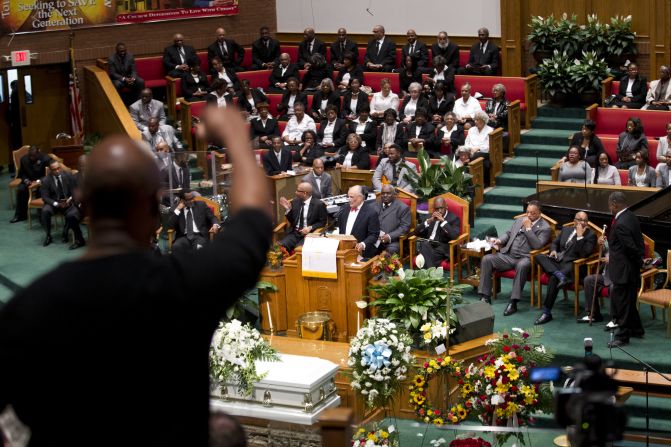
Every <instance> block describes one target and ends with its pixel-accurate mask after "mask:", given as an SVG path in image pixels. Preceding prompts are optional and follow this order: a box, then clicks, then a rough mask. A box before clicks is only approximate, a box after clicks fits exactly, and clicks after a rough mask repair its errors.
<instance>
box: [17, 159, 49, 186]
mask: <svg viewBox="0 0 671 447" xmlns="http://www.w3.org/2000/svg"><path fill="white" fill-rule="evenodd" d="M49 163H51V157H49V156H48V155H47V154H42V153H40V154H38V156H37V159H36V160H35V161H34V162H33V161H31V160H30V157H29V156H28V154H26V155H24V156H23V157H21V160H19V168H18V169H19V178H20V179H21V181H22V182H24V183H25V182H27V181H31V182H34V181H35V180H39V179H41V178H42V177H44V173H45V169H46V168H47V167H48V166H49Z"/></svg>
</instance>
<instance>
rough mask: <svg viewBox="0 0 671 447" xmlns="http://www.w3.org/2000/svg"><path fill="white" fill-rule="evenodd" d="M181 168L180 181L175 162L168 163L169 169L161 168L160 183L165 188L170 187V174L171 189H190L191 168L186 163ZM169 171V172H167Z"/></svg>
mask: <svg viewBox="0 0 671 447" xmlns="http://www.w3.org/2000/svg"><path fill="white" fill-rule="evenodd" d="M180 168H181V169H182V173H181V180H182V181H181V182H180V175H179V174H178V173H177V167H176V166H175V163H174V162H173V163H170V168H169V169H163V170H161V184H162V185H163V186H165V187H166V188H170V177H171V176H172V188H171V189H190V188H191V169H190V168H189V165H188V164H187V165H186V166H184V167H180ZM169 171H170V172H169Z"/></svg>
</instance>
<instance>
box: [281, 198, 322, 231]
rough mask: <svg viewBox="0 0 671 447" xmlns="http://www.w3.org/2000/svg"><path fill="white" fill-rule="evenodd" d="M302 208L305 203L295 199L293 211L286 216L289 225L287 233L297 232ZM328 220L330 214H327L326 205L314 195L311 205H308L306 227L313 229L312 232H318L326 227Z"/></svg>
mask: <svg viewBox="0 0 671 447" xmlns="http://www.w3.org/2000/svg"><path fill="white" fill-rule="evenodd" d="M302 206H303V201H302V200H300V199H299V198H295V199H293V200H292V201H291V209H290V210H289V212H288V213H287V214H286V216H287V221H288V223H289V225H288V226H287V233H291V232H293V231H296V226H297V225H298V224H299V221H300V219H301V208H302ZM327 219H328V213H327V212H326V205H324V203H323V202H322V201H321V200H319V199H317V198H315V197H314V195H313V196H312V198H311V199H310V204H309V205H308V215H307V220H306V222H304V226H306V227H312V230H316V229H317V228H322V227H324V226H326V220H327Z"/></svg>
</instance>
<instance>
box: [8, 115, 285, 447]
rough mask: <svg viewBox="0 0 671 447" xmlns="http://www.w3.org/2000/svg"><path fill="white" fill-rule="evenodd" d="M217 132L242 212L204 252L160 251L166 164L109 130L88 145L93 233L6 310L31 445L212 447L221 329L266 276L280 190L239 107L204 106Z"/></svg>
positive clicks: (12, 395) (14, 375) (16, 390)
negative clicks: (256, 152)
mask: <svg viewBox="0 0 671 447" xmlns="http://www.w3.org/2000/svg"><path fill="white" fill-rule="evenodd" d="M202 117H203V118H204V120H203V122H204V128H205V129H206V131H207V136H206V137H207V138H208V139H211V140H215V141H217V144H220V145H221V146H225V147H226V148H227V149H228V154H230V155H231V157H232V159H233V162H234V163H235V173H234V176H235V181H234V182H233V187H232V189H231V192H230V194H231V206H232V207H233V213H234V216H233V218H232V219H231V221H230V223H229V224H228V225H227V226H226V227H225V228H223V229H222V231H221V232H220V234H219V235H218V236H217V238H215V240H214V241H213V242H212V243H210V244H208V245H207V247H205V248H203V249H202V250H199V251H197V252H187V253H180V254H175V255H171V256H165V257H157V256H156V255H155V254H153V253H151V252H150V251H149V246H150V245H149V242H150V239H151V237H152V235H153V233H154V231H155V229H156V224H157V221H158V215H159V211H158V210H159V207H158V205H159V203H158V197H159V173H158V168H157V167H156V163H155V162H154V160H153V159H152V157H151V155H150V154H149V153H148V151H147V150H146V149H142V148H141V146H139V145H138V144H137V143H136V142H133V141H131V140H130V139H128V138H126V137H111V138H107V139H105V140H104V141H103V142H102V143H101V144H100V145H99V146H98V147H96V148H95V149H94V150H93V151H92V152H91V155H90V156H89V159H88V161H89V163H88V167H87V175H86V177H85V179H84V186H83V192H82V193H83V203H84V205H85V206H86V208H87V210H88V214H89V218H90V226H91V229H92V231H91V235H92V237H91V240H90V243H89V246H88V250H87V251H86V253H85V254H84V255H83V256H82V258H80V259H78V260H75V261H72V262H67V263H65V264H62V265H61V266H59V267H57V268H56V269H54V270H53V271H51V272H49V273H47V274H45V275H44V276H42V277H41V278H39V279H37V280H36V281H35V282H33V284H31V285H30V286H28V287H27V288H26V289H25V290H23V291H22V292H19V293H18V294H17V295H16V296H15V297H14V298H13V299H12V300H11V301H10V302H9V303H7V304H6V305H5V306H4V307H3V308H2V310H1V311H0V365H2V366H1V367H0V410H2V409H4V407H5V406H6V405H12V406H13V408H14V410H15V411H16V413H17V415H18V417H19V418H20V419H21V420H22V421H23V422H24V423H25V424H26V425H28V426H29V427H30V429H31V432H32V438H31V440H30V446H32V447H37V446H51V445H61V443H66V444H67V445H69V446H91V445H96V446H118V445H120V444H127V445H137V446H140V445H160V446H187V445H188V446H206V445H207V443H208V417H209V380H208V377H209V369H208V350H209V346H210V340H211V338H212V334H213V332H214V330H215V329H216V327H217V324H218V322H219V319H220V318H222V317H223V316H224V315H225V313H226V309H228V308H229V307H230V306H231V305H232V304H233V303H234V301H235V300H236V299H237V298H238V297H240V296H241V295H242V294H243V293H244V291H246V290H248V289H249V288H251V287H252V286H253V285H254V284H255V283H256V280H257V278H258V275H259V272H260V271H261V268H262V267H263V264H264V262H265V259H266V252H267V250H268V248H269V246H270V239H271V233H272V226H271V220H270V217H269V216H268V215H267V213H266V212H265V211H263V210H264V209H265V208H266V207H267V204H268V202H269V200H270V196H269V192H268V190H267V183H266V180H265V176H264V174H263V172H262V171H261V170H260V169H259V168H258V167H257V166H256V161H255V160H254V157H253V152H252V150H251V147H250V145H249V141H248V135H247V133H246V132H245V131H244V128H245V123H244V122H243V121H242V118H240V116H239V113H238V112H233V111H229V110H225V109H219V110H217V109H214V110H213V109H207V110H205V113H204V114H203V115H202Z"/></svg>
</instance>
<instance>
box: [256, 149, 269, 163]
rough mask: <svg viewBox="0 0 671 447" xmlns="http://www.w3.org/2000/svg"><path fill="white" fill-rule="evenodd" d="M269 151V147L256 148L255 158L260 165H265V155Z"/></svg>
mask: <svg viewBox="0 0 671 447" xmlns="http://www.w3.org/2000/svg"><path fill="white" fill-rule="evenodd" d="M266 152H268V149H254V158H256V163H257V164H258V165H259V166H263V156H264V155H265V154H266Z"/></svg>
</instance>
